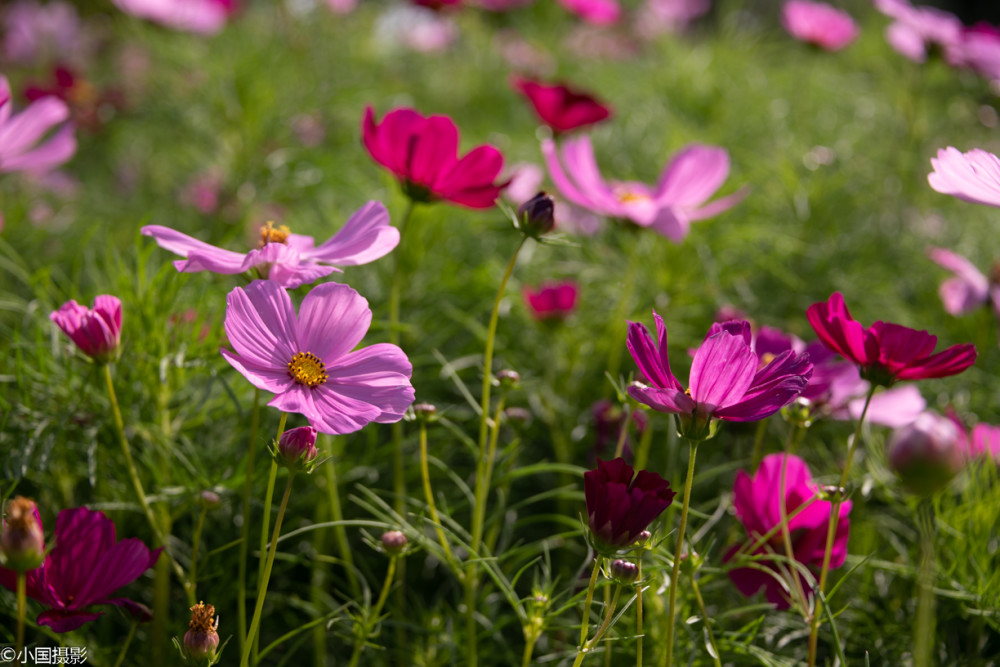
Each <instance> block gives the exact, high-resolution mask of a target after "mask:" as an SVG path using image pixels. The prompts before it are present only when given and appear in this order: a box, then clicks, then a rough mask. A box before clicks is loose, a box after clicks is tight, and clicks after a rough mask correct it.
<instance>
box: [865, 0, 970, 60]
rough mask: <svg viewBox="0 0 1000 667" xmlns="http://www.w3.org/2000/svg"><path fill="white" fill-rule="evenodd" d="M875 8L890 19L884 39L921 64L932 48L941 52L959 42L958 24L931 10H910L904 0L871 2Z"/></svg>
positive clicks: (912, 7) (952, 19)
mask: <svg viewBox="0 0 1000 667" xmlns="http://www.w3.org/2000/svg"><path fill="white" fill-rule="evenodd" d="M875 8H876V9H878V10H879V11H880V12H882V13H883V14H885V15H886V16H889V17H891V18H893V19H895V20H894V22H893V23H892V24H890V25H889V27H888V28H886V31H885V38H886V41H888V42H889V45H890V46H892V48H894V49H895V50H896V51H897V52H899V53H900V54H901V55H903V56H905V57H906V58H909V59H910V60H912V61H914V62H918V63H922V62H924V61H925V60H927V52H928V50H929V49H930V48H932V47H937V48H939V49H942V50H944V51H947V50H948V49H950V48H952V47H953V46H954V45H955V44H957V43H958V41H959V40H960V39H961V34H962V22H961V21H960V20H959V19H958V17H957V16H955V15H954V14H950V13H948V12H946V11H943V10H940V9H937V8H935V7H914V6H913V5H911V4H910V3H909V2H908V1H907V0H875Z"/></svg>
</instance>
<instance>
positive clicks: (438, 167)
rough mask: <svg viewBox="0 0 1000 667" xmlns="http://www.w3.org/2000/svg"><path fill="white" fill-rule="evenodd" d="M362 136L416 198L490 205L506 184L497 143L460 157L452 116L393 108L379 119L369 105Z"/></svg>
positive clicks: (373, 155)
mask: <svg viewBox="0 0 1000 667" xmlns="http://www.w3.org/2000/svg"><path fill="white" fill-rule="evenodd" d="M362 135H363V140H364V144H365V148H367V149H368V153H369V154H370V155H371V156H372V158H373V159H374V160H375V161H376V162H378V163H379V164H380V165H382V166H383V167H385V168H386V169H388V170H389V171H391V172H392V173H393V174H395V176H396V178H398V179H399V180H400V182H401V183H402V185H403V191H404V192H405V193H406V195H407V196H408V197H409V198H410V199H412V200H414V201H418V202H430V201H435V200H438V199H444V200H446V201H450V202H453V203H455V204H461V205H462V206H468V207H469V208H490V207H491V206H493V203H494V202H495V201H496V198H497V197H498V196H499V195H500V191H501V190H502V189H503V188H504V187H505V186H506V185H507V184H506V183H496V179H497V176H498V175H499V174H500V171H501V170H502V169H503V155H501V154H500V151H499V150H497V149H496V148H495V147H494V146H490V145H488V144H487V145H484V146H477V147H476V148H473V149H472V150H471V151H469V152H468V153H467V154H466V155H465V156H463V157H462V158H461V159H459V157H458V127H456V126H455V123H454V122H453V121H452V120H451V118H448V117H447V116H427V117H425V116H422V115H421V114H420V113H418V112H417V111H414V110H413V109H393V110H392V111H390V112H389V113H387V114H386V115H385V118H383V119H382V122H381V123H377V122H376V121H375V111H374V110H373V109H372V108H371V107H367V108H366V109H365V117H364V121H363V122H362Z"/></svg>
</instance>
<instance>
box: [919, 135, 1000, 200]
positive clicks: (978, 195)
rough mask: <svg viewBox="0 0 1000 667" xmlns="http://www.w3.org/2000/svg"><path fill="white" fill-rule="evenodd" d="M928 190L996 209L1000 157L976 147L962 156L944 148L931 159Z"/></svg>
mask: <svg viewBox="0 0 1000 667" xmlns="http://www.w3.org/2000/svg"><path fill="white" fill-rule="evenodd" d="M931 165H932V166H933V167H934V171H932V172H931V173H930V174H928V175H927V182H928V183H930V185H931V187H932V188H934V189H935V190H937V191H938V192H941V193H943V194H946V195H951V196H953V197H958V198H959V199H961V200H962V201H967V202H971V203H973V204H985V205H986V206H997V207H1000V158H998V157H997V156H996V155H993V154H992V153H987V152H986V151H984V150H981V149H979V148H973V149H972V150H971V151H969V152H968V153H963V152H961V151H960V150H958V149H957V148H953V147H952V146H948V148H942V149H940V150H938V154H937V157H936V158H931Z"/></svg>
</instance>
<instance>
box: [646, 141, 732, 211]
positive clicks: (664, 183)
mask: <svg viewBox="0 0 1000 667" xmlns="http://www.w3.org/2000/svg"><path fill="white" fill-rule="evenodd" d="M728 176H729V153H728V151H726V150H725V149H723V148H716V147H714V146H704V145H701V144H693V145H691V146H688V147H686V148H684V149H683V150H681V152H680V153H678V154H677V155H676V156H675V157H674V159H673V160H671V161H670V164H668V165H667V167H666V169H665V170H664V171H663V174H662V175H661V176H660V181H659V183H658V184H657V186H656V193H655V195H654V196H655V198H656V203H657V204H659V205H660V206H674V207H681V208H694V207H696V206H700V205H701V204H703V203H705V201H706V200H707V199H708V198H709V197H711V196H712V195H713V194H715V192H716V191H717V190H718V189H719V188H720V187H722V184H723V183H725V182H726V178H727V177H728Z"/></svg>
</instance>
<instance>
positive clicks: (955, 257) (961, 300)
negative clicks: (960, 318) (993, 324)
mask: <svg viewBox="0 0 1000 667" xmlns="http://www.w3.org/2000/svg"><path fill="white" fill-rule="evenodd" d="M927 255H928V257H930V258H931V260H932V261H933V262H934V263H935V264H937V265H938V266H941V267H944V268H946V269H948V270H949V271H951V272H952V273H953V274H954V275H953V276H952V277H951V278H949V279H948V280H946V281H944V282H943V283H941V287H940V289H939V290H938V293H939V294H940V295H941V302H942V303H943V304H944V309H945V310H946V311H948V313H950V314H952V315H964V314H966V313H971V312H973V311H974V310H978V309H980V308H982V307H983V306H987V305H990V304H992V305H993V311H994V313H996V315H997V317H1000V285H998V284H997V283H996V282H993V281H990V279H989V278H987V277H986V276H984V275H983V274H982V273H981V272H980V271H979V269H977V268H976V267H975V265H973V263H972V262H970V261H969V260H968V259H966V258H965V257H962V256H961V255H959V254H957V253H954V252H952V251H950V250H945V249H944V248H928V249H927Z"/></svg>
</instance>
